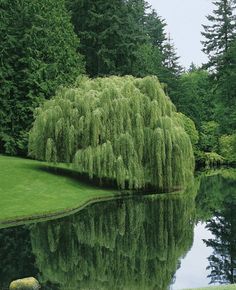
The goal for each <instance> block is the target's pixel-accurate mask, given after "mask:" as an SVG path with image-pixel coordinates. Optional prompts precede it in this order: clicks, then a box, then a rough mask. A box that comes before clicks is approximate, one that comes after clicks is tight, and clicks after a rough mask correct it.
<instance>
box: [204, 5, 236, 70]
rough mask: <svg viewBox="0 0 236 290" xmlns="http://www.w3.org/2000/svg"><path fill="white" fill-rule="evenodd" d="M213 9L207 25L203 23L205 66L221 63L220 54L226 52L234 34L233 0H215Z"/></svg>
mask: <svg viewBox="0 0 236 290" xmlns="http://www.w3.org/2000/svg"><path fill="white" fill-rule="evenodd" d="M213 4H214V5H215V9H214V10H213V14H212V15H208V16H207V19H208V21H209V22H210V24H209V25H203V28H204V32H202V35H203V36H204V37H205V40H204V41H202V44H203V52H205V53H206V54H207V55H208V58H209V62H208V64H207V67H213V68H218V67H220V66H222V65H224V63H222V60H223V58H222V56H223V55H224V54H225V53H227V51H228V49H229V47H230V44H231V42H232V41H233V39H235V35H236V16H235V8H236V6H235V1H234V0H216V1H215V2H213Z"/></svg>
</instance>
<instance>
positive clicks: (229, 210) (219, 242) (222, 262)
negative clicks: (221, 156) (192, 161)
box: [204, 174, 236, 284]
mask: <svg viewBox="0 0 236 290" xmlns="http://www.w3.org/2000/svg"><path fill="white" fill-rule="evenodd" d="M234 176H235V179H233V178H232V176H231V179H228V178H225V176H224V174H222V175H220V178H219V176H217V179H218V182H217V183H216V182H215V184H217V185H218V188H217V189H216V191H215V192H213V193H212V194H214V195H216V194H217V195H219V196H220V198H219V204H218V205H217V206H216V207H215V209H214V211H213V212H214V213H213V215H214V218H212V219H210V220H209V221H208V222H207V225H206V228H207V229H208V230H210V231H211V232H212V234H213V236H214V238H212V239H209V240H204V242H205V243H206V245H207V246H209V247H212V248H213V253H212V255H211V256H210V257H209V258H208V260H209V266H208V269H210V270H211V273H210V275H209V277H210V278H211V283H219V284H233V283H236V174H235V175H234ZM226 177H228V176H226ZM215 178H216V177H215ZM209 194H210V193H209Z"/></svg>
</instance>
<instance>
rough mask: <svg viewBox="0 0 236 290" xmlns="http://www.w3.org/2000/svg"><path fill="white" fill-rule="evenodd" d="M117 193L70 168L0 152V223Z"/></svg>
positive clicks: (60, 211)
mask: <svg viewBox="0 0 236 290" xmlns="http://www.w3.org/2000/svg"><path fill="white" fill-rule="evenodd" d="M117 194H118V192H115V191H111V190H106V189H99V188H96V187H92V186H89V185H87V184H85V183H82V182H80V181H78V179H77V178H76V176H75V175H74V174H73V172H72V171H70V170H69V169H63V170H59V171H55V170H53V168H52V167H48V166H47V164H46V163H43V162H38V161H33V160H29V159H22V158H14V157H7V156H2V155H0V227H4V226H8V225H12V224H17V223H20V222H25V221H28V220H33V219H38V218H43V217H53V216H58V215H63V214H66V213H69V212H72V211H73V210H76V209H78V208H80V207H83V206H84V205H86V204H88V203H91V202H93V201H96V200H99V199H107V198H113V197H114V196H115V195H117Z"/></svg>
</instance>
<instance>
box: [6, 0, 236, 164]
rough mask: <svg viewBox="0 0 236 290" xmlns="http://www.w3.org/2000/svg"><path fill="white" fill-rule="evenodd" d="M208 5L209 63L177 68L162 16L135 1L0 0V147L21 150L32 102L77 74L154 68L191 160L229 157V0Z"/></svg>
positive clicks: (234, 99) (232, 113)
mask: <svg viewBox="0 0 236 290" xmlns="http://www.w3.org/2000/svg"><path fill="white" fill-rule="evenodd" d="M214 5H215V9H214V11H213V14H212V15H209V16H207V18H208V23H209V25H207V26H203V31H202V33H203V36H204V41H203V51H204V52H205V53H206V54H207V55H208V56H209V62H208V63H207V64H205V65H204V66H203V67H201V68H198V67H196V66H195V65H194V64H193V65H191V67H190V68H189V70H188V71H184V69H183V68H182V67H181V66H180V64H179V61H178V59H179V58H178V56H177V54H176V51H175V47H174V44H173V43H172V41H171V40H170V37H169V36H167V34H166V32H165V26H166V23H165V21H164V19H163V18H162V17H160V16H159V15H158V11H157V12H156V11H155V10H153V9H152V8H151V7H150V5H148V3H147V2H146V1H144V0H111V1H104V0H86V1H85V0H59V1H55V0H42V1H29V0H26V1H20V0H13V1H7V0H2V1H1V3H0V22H1V26H0V50H1V55H0V82H1V89H0V152H1V153H7V154H12V155H26V154H27V143H28V132H29V130H30V128H31V127H32V122H33V120H34V109H35V108H36V107H38V106H39V105H40V104H42V103H43V101H44V100H45V99H49V98H51V97H52V96H53V95H54V94H55V92H56V90H57V89H58V88H59V87H60V86H70V85H71V84H73V83H74V82H75V80H76V78H77V77H78V76H79V75H81V74H87V75H88V76H90V77H92V78H95V77H98V76H100V77H104V76H110V75H119V76H124V75H133V76H135V77H145V76H147V75H155V76H157V77H158V78H159V80H160V82H161V83H163V84H164V85H163V86H164V87H165V91H166V93H167V94H168V95H169V96H170V98H171V100H172V101H173V102H174V104H175V105H176V106H177V108H178V110H180V111H181V112H183V113H185V114H186V115H187V116H188V117H190V118H191V119H193V121H194V122H195V124H196V127H197V129H198V131H199V140H198V143H197V145H196V146H195V155H196V157H197V159H198V160H199V161H200V162H215V161H216V162H217V160H221V159H220V155H222V156H223V158H225V159H227V160H230V161H234V160H235V159H236V156H235V155H234V152H235V151H236V150H235V148H236V137H235V136H236V135H235V128H236V124H235V122H236V96H235V91H236V90H235V89H236V88H235V86H236V82H235V78H236V67H235V65H236V40H235V31H236V24H235V0H218V1H215V2H214ZM203 152H210V153H211V154H207V155H206V154H205V153H203ZM212 152H214V153H212Z"/></svg>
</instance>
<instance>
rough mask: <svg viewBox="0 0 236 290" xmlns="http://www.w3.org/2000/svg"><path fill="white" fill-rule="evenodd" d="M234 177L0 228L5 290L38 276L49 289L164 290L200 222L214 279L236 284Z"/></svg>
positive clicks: (1, 273)
mask: <svg viewBox="0 0 236 290" xmlns="http://www.w3.org/2000/svg"><path fill="white" fill-rule="evenodd" d="M234 172H235V171H234ZM231 173H232V172H231ZM233 176H236V174H235V175H234V174H230V175H229V172H228V171H227V174H226V171H225V173H222V172H221V173H220V174H215V173H214V174H213V175H212V174H211V176H206V175H203V176H201V178H199V179H197V180H196V182H195V186H194V187H192V189H191V190H189V191H188V192H185V193H180V194H168V195H154V196H143V197H135V198H130V199H123V200H116V201H109V202H104V203H98V204H95V205H93V206H89V207H87V208H85V209H83V210H82V211H80V212H79V213H77V214H75V215H72V216H70V217H67V218H63V219H59V220H54V221H48V222H42V223H37V224H33V225H30V226H29V225H28V226H23V227H15V228H10V229H4V230H0V260H1V267H0V289H4V288H5V289H6V288H7V287H8V285H9V282H10V281H11V280H14V279H17V278H22V277H25V276H35V277H37V278H38V279H39V280H40V282H41V283H42V284H43V289H44V290H75V289H76V290H77V289H84V290H85V289H86V290H87V289H93V290H96V289H99V290H103V289H104V290H108V289H109V290H110V289H114V290H128V289H130V290H132V289H137V290H139V289H140V290H141V289H142V290H145V289H147V290H152V289H153V290H154V289H155V290H166V289H168V288H169V285H170V284H173V283H174V280H175V273H176V270H177V269H178V268H179V267H180V259H181V258H182V257H183V256H185V255H186V253H187V252H188V251H189V249H190V248H191V245H192V242H193V228H194V224H195V222H196V221H199V220H200V221H206V220H207V229H208V230H209V231H211V232H212V234H213V235H214V238H210V239H208V240H205V244H206V245H207V246H209V247H212V248H213V250H214V251H213V254H212V255H211V256H210V257H209V258H208V260H209V269H210V271H211V274H210V278H211V281H212V282H213V283H215V282H217V283H233V282H235V278H236V277H235V276H236V267H235V263H236V228H235V227H236V194H235V185H236V184H235V180H236V178H235V179H234V178H233ZM229 177H230V178H229ZM199 184H200V188H199ZM198 188H199V190H198ZM197 190H198V195H197V197H196V193H197ZM212 216H214V218H212ZM196 258H197V257H195V259H196ZM192 264H194V265H196V263H194V261H192ZM196 270H197V269H196ZM191 286H192V287H194V281H193V284H192V285H191Z"/></svg>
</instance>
